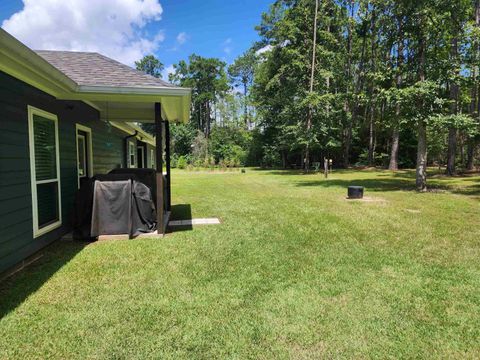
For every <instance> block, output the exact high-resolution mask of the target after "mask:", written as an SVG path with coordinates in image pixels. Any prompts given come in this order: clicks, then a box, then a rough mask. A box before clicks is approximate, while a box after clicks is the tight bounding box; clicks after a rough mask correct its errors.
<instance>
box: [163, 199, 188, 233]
mask: <svg viewBox="0 0 480 360" xmlns="http://www.w3.org/2000/svg"><path fill="white" fill-rule="evenodd" d="M171 211H172V213H171V214H170V221H172V220H173V221H175V220H192V206H191V205H190V204H176V205H172V210H171ZM190 230H193V227H192V225H185V226H169V227H168V229H167V233H173V232H179V231H190Z"/></svg>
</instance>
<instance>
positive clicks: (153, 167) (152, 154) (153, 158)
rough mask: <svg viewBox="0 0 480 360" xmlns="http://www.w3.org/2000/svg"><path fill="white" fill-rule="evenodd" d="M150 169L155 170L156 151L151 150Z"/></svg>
mask: <svg viewBox="0 0 480 360" xmlns="http://www.w3.org/2000/svg"><path fill="white" fill-rule="evenodd" d="M150 163H151V165H150V167H151V168H152V169H155V149H150Z"/></svg>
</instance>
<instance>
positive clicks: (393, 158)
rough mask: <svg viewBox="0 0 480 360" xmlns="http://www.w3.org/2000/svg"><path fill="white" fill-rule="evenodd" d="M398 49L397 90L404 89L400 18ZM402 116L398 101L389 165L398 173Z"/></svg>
mask: <svg viewBox="0 0 480 360" xmlns="http://www.w3.org/2000/svg"><path fill="white" fill-rule="evenodd" d="M397 21H398V39H399V40H398V49H397V89H400V88H401V87H402V83H403V77H402V70H403V23H402V20H401V19H400V18H399V19H398V20H397ZM400 116H401V107H400V103H399V102H398V100H397V103H396V105H395V124H394V128H393V134H392V149H391V152H390V164H389V165H388V169H389V170H393V171H397V170H398V150H399V147H400V130H399V128H400Z"/></svg>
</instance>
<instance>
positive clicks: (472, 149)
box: [467, 140, 475, 171]
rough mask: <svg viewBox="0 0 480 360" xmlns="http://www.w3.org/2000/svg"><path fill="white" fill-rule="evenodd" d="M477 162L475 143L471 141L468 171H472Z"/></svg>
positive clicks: (468, 151)
mask: <svg viewBox="0 0 480 360" xmlns="http://www.w3.org/2000/svg"><path fill="white" fill-rule="evenodd" d="M474 160H475V142H474V140H470V141H469V143H468V145H467V170H470V171H472V170H473V168H474Z"/></svg>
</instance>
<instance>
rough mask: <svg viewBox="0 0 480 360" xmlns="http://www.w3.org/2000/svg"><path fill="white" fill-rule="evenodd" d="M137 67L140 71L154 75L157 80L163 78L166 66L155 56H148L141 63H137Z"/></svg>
mask: <svg viewBox="0 0 480 360" xmlns="http://www.w3.org/2000/svg"><path fill="white" fill-rule="evenodd" d="M135 67H136V68H137V70H139V71H143V72H144V73H146V74H149V75H152V76H154V77H156V78H161V77H162V71H163V69H164V66H163V64H162V62H161V61H160V60H159V59H157V58H156V57H155V56H153V55H146V56H144V57H143V58H142V59H140V60H139V61H135Z"/></svg>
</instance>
